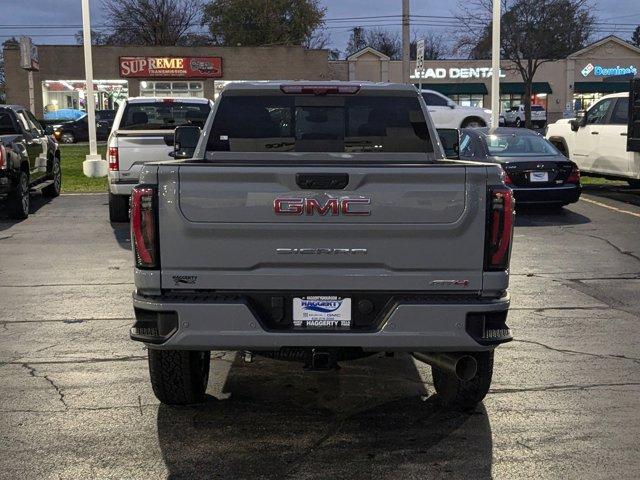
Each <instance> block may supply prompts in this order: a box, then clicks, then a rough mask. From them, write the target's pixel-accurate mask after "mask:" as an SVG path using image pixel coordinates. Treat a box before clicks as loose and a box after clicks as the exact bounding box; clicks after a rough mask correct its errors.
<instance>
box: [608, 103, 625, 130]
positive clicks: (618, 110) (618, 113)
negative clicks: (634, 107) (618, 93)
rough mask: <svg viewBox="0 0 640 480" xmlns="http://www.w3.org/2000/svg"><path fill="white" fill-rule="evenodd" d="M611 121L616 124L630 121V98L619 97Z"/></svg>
mask: <svg viewBox="0 0 640 480" xmlns="http://www.w3.org/2000/svg"><path fill="white" fill-rule="evenodd" d="M609 123H613V124H615V125H626V124H627V123H629V99H628V98H619V99H618V101H617V102H616V106H615V107H613V112H611V120H610V121H609Z"/></svg>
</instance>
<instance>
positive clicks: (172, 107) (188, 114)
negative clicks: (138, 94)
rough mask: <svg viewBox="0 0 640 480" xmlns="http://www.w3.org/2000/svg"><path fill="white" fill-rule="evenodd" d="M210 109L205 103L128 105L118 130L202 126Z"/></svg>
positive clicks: (159, 102)
mask: <svg viewBox="0 0 640 480" xmlns="http://www.w3.org/2000/svg"><path fill="white" fill-rule="evenodd" d="M210 110H211V108H210V107H209V104H207V103H185V102H179V103H178V102H169V101H158V102H146V103H129V104H127V106H126V107H125V109H124V113H123V114H122V120H121V121H120V126H119V129H120V130H173V129H174V128H176V127H179V126H181V125H197V126H199V127H202V126H204V122H205V121H206V120H207V116H208V115H209V111H210Z"/></svg>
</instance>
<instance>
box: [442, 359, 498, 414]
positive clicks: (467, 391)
mask: <svg viewBox="0 0 640 480" xmlns="http://www.w3.org/2000/svg"><path fill="white" fill-rule="evenodd" d="M470 355H472V356H473V357H475V359H476V362H478V372H477V373H476V376H475V377H473V378H472V379H471V380H468V381H462V380H458V378H457V377H456V376H455V375H453V374H450V373H448V372H445V371H444V370H440V369H439V368H436V367H432V368H431V374H432V376H433V386H434V387H435V389H436V393H437V394H438V397H437V398H438V399H439V401H440V403H441V404H442V405H444V406H445V407H449V408H461V409H463V410H468V409H473V408H474V407H475V406H476V405H477V404H478V403H480V402H481V401H482V400H483V399H484V397H485V396H486V395H487V392H488V391H489V387H490V386H491V377H492V375H493V351H491V352H477V353H470Z"/></svg>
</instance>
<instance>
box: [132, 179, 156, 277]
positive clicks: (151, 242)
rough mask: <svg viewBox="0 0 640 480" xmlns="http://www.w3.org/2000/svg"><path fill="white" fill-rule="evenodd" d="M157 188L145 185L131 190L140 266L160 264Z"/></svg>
mask: <svg viewBox="0 0 640 480" xmlns="http://www.w3.org/2000/svg"><path fill="white" fill-rule="evenodd" d="M155 192H156V190H155V188H153V187H146V186H144V185H142V186H138V187H135V188H134V189H133V191H132V192H131V236H132V237H133V251H134V255H135V259H136V266H137V267H138V268H157V267H158V266H159V253H160V252H159V249H158V228H157V221H156V194H155Z"/></svg>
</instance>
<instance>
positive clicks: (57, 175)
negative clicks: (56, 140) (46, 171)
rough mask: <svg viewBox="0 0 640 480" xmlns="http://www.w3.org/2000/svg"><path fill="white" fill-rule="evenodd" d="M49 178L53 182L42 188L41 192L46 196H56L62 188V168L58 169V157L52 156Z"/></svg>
mask: <svg viewBox="0 0 640 480" xmlns="http://www.w3.org/2000/svg"><path fill="white" fill-rule="evenodd" d="M51 180H53V183H52V184H51V185H49V186H48V187H45V188H43V189H42V194H43V195H44V196H46V197H57V196H58V195H60V190H61V188H62V170H61V169H60V159H59V158H58V157H53V160H52V163H51Z"/></svg>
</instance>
